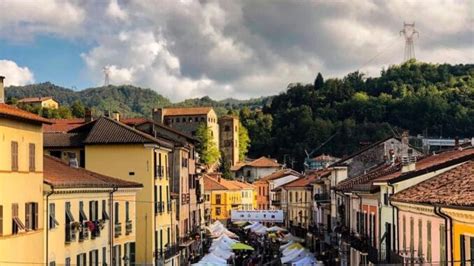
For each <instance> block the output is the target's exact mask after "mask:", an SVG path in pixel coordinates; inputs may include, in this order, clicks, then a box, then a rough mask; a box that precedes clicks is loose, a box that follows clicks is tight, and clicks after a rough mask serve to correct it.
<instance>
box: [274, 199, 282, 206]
mask: <svg viewBox="0 0 474 266" xmlns="http://www.w3.org/2000/svg"><path fill="white" fill-rule="evenodd" d="M272 205H273V206H281V201H280V200H272Z"/></svg>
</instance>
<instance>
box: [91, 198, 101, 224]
mask: <svg viewBox="0 0 474 266" xmlns="http://www.w3.org/2000/svg"><path fill="white" fill-rule="evenodd" d="M89 219H90V220H91V221H97V220H99V202H98V201H96V200H92V201H89Z"/></svg>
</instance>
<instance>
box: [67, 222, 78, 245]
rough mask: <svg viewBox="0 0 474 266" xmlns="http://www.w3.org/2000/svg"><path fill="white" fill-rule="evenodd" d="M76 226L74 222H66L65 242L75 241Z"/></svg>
mask: <svg viewBox="0 0 474 266" xmlns="http://www.w3.org/2000/svg"><path fill="white" fill-rule="evenodd" d="M77 230H78V229H77V228H76V224H75V223H68V224H66V230H65V231H66V236H65V242H66V244H69V243H71V242H74V241H76V233H77Z"/></svg>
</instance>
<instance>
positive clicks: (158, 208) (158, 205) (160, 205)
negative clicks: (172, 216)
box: [155, 201, 165, 215]
mask: <svg viewBox="0 0 474 266" xmlns="http://www.w3.org/2000/svg"><path fill="white" fill-rule="evenodd" d="M164 211H165V203H164V202H163V201H158V202H155V215H157V214H162V213H163V212H164Z"/></svg>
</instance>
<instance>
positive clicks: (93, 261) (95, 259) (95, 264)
mask: <svg viewBox="0 0 474 266" xmlns="http://www.w3.org/2000/svg"><path fill="white" fill-rule="evenodd" d="M89 265H90V266H99V250H97V249H95V250H91V251H89Z"/></svg>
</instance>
